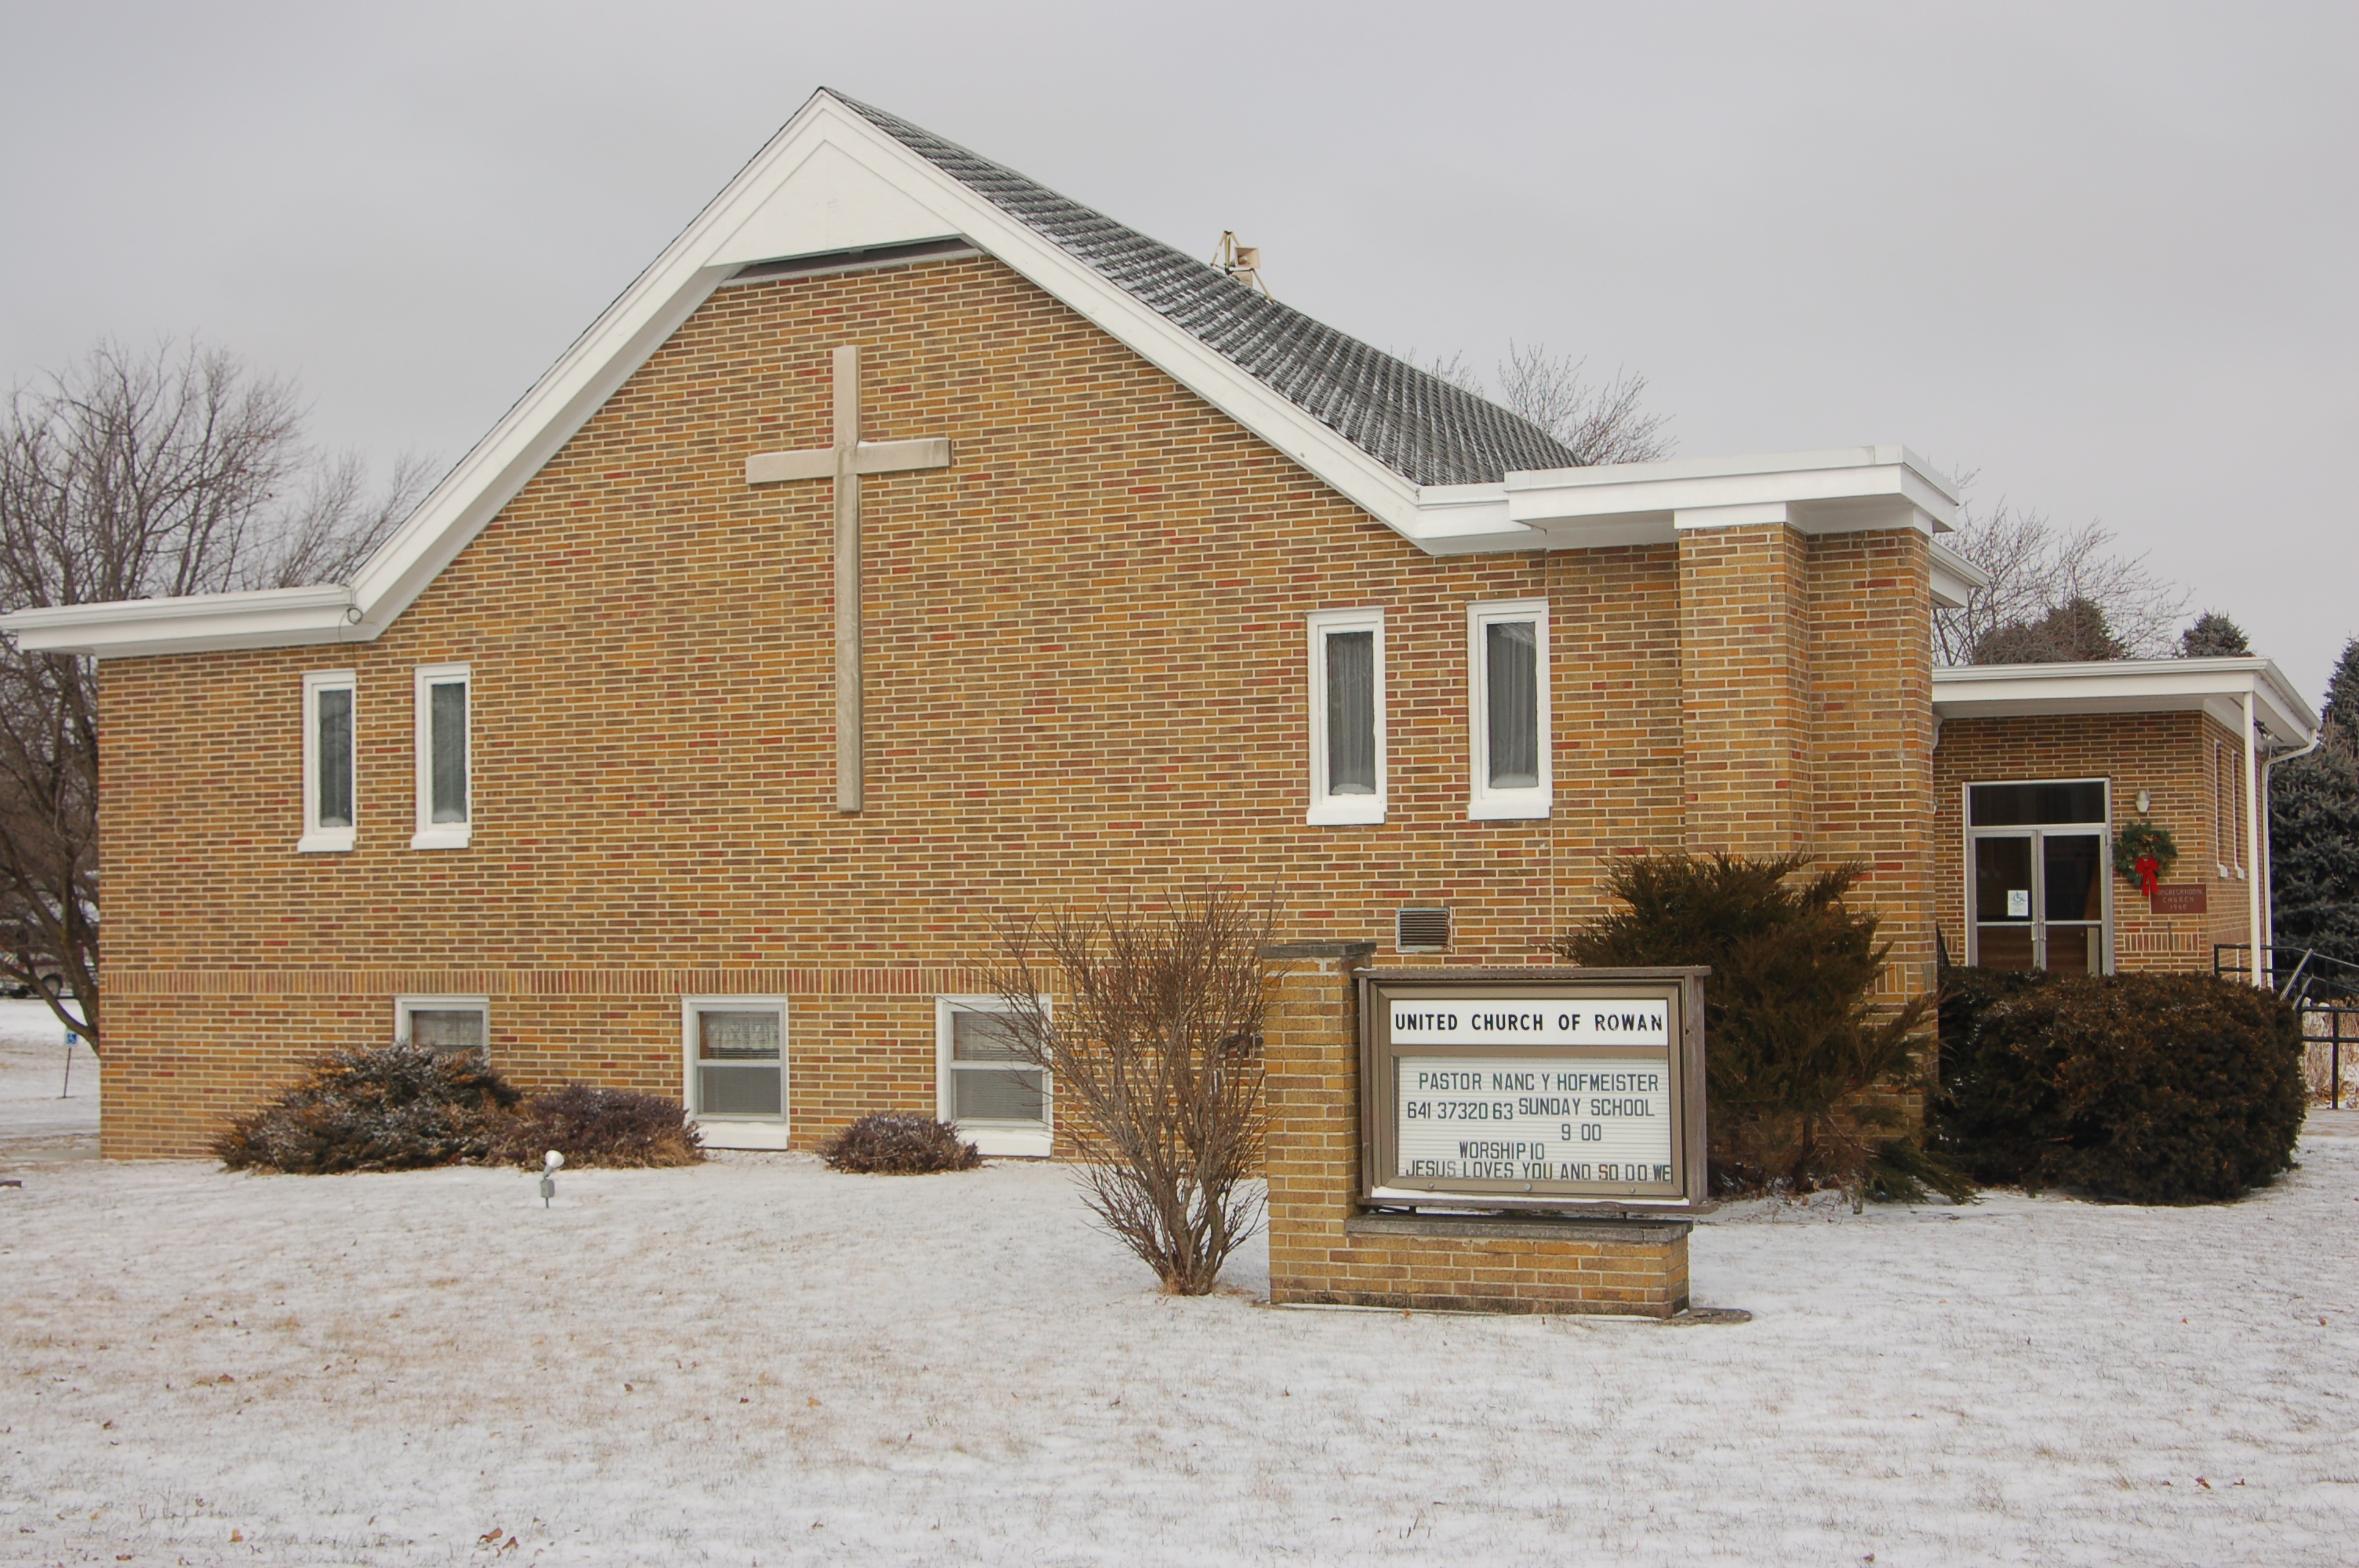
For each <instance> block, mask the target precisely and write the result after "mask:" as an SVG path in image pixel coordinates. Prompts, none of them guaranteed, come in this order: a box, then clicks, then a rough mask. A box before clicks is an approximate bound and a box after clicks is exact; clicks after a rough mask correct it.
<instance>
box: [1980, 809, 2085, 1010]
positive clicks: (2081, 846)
mask: <svg viewBox="0 0 2359 1568" xmlns="http://www.w3.org/2000/svg"><path fill="white" fill-rule="evenodd" d="M1973 842H1974V914H1973V918H1974V955H1973V960H1974V962H1975V963H1978V964H1980V965H1982V966H1983V967H1984V968H1991V969H2052V970H2054V971H2055V972H2056V973H2058V974H2060V975H2093V974H2103V973H2104V968H2105V847H2104V838H2102V837H2101V836H2100V835H2098V834H2095V833H2085V832H2082V833H2073V832H2057V831H2052V830H2047V829H2040V828H2034V829H2032V830H2031V831H2029V832H2027V833H1984V834H1979V835H1977V836H1976V837H1975V838H1974V841H1973ZM2035 873H2036V874H2035Z"/></svg>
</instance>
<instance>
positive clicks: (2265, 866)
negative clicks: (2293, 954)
mask: <svg viewBox="0 0 2359 1568" xmlns="http://www.w3.org/2000/svg"><path fill="white" fill-rule="evenodd" d="M2325 739H2326V735H2325V732H2324V731H2323V730H2321V731H2320V732H2319V733H2317V734H2314V735H2312V736H2311V737H2310V744H2309V745H2307V746H2304V747H2303V748H2302V749H2301V750H2300V751H2299V752H2285V753H2284V754H2283V755H2279V754H2278V753H2277V752H2276V751H2274V750H2272V751H2271V752H2269V755H2268V757H2267V760H2266V761H2264V762H2262V763H2261V809H2263V810H2267V808H2268V804H2269V788H2270V784H2269V776H2270V775H2271V774H2272V773H2276V772H2277V764H2278V763H2279V762H2298V761H2299V760H2300V759H2301V758H2303V757H2307V756H2309V755H2310V753H2311V752H2315V751H2317V750H2318V748H2319V744H2320V742H2321V741H2324V740H2325ZM2261 940H2262V941H2263V942H2264V943H2266V944H2267V946H2270V947H2275V946H2277V859H2276V852H2275V850H2274V849H2273V848H2272V846H2271V845H2270V843H2269V834H2268V828H2267V825H2266V823H2265V824H2264V826H2263V827H2262V829H2261Z"/></svg>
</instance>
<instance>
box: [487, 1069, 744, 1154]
mask: <svg viewBox="0 0 2359 1568" xmlns="http://www.w3.org/2000/svg"><path fill="white" fill-rule="evenodd" d="M551 1149H554V1150H556V1151H558V1152H560V1153H561V1154H563V1155H564V1156H565V1163H566V1164H567V1166H568V1167H570V1168H571V1169H575V1170H579V1169H582V1167H584V1166H591V1165H604V1166H608V1167H612V1168H616V1169H621V1168H626V1167H638V1168H647V1167H660V1166H670V1165H693V1164H696V1163H698V1162H701V1160H702V1159H703V1158H704V1134H703V1133H702V1132H701V1131H700V1130H698V1129H697V1126H696V1124H695V1123H694V1122H692V1121H690V1120H689V1119H688V1112H687V1111H686V1109H684V1108H682V1107H681V1105H680V1103H679V1101H678V1100H672V1099H666V1098H664V1097H663V1096H661V1095H643V1094H639V1093H637V1092H636V1091H634V1090H631V1089H609V1088H600V1087H596V1086H595V1085H592V1084H567V1085H565V1086H563V1087H560V1088H554V1089H549V1090H548V1091H546V1092H545V1093H542V1094H537V1095H535V1096H533V1097H532V1098H530V1099H528V1100H527V1101H525V1102H524V1106H523V1108H521V1109H520V1110H518V1111H517V1112H516V1115H515V1116H514V1117H511V1118H509V1119H507V1121H506V1124H505V1125H503V1126H502V1127H501V1129H500V1132H499V1136H498V1138H497V1140H496V1141H495V1143H494V1145H493V1148H492V1151H491V1154H490V1158H491V1160H492V1161H493V1162H495V1163H497V1164H503V1165H526V1166H529V1167H531V1168H532V1169H534V1170H536V1171H537V1170H538V1169H539V1168H540V1162H541V1157H542V1156H543V1155H544V1154H546V1153H547V1152H549V1150H551Z"/></svg>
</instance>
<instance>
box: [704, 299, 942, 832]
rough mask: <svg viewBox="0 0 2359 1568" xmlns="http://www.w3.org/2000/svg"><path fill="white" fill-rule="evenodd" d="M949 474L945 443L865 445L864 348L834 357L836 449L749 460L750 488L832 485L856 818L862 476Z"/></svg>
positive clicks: (841, 779) (839, 801) (845, 733)
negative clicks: (788, 484) (935, 471)
mask: <svg viewBox="0 0 2359 1568" xmlns="http://www.w3.org/2000/svg"><path fill="white" fill-rule="evenodd" d="M950 466H951V444H950V441H949V439H948V438H944V437H939V436H936V437H928V438H921V439H919V440H915V441H864V440H862V439H861V438H860V348H859V345H858V344H856V343H845V344H843V346H842V347H840V348H838V349H837V350H836V351H835V444H834V445H833V446H829V447H816V448H811V449H807V450H804V451H799V452H756V453H755V454H754V455H753V456H752V457H749V458H747V459H746V460H745V482H746V483H747V484H783V483H785V482H786V481H789V480H798V479H825V480H832V481H835V808H836V809H837V810H838V811H858V810H859V809H860V806H861V798H862V762H861V751H860V732H861V706H860V476H861V475H863V474H870V473H906V472H908V470H912V469H946V468H948V467H950Z"/></svg>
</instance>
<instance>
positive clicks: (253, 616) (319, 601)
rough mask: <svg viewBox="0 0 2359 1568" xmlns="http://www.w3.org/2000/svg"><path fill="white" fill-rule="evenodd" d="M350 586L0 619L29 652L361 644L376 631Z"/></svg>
mask: <svg viewBox="0 0 2359 1568" xmlns="http://www.w3.org/2000/svg"><path fill="white" fill-rule="evenodd" d="M353 620H354V611H353V590H352V589H348V588H345V587H344V586H342V584H340V583H331V584H329V585H327V586H326V587H324V588H273V589H262V590H259V591H257V592H252V593H205V594H193V595H190V596H189V597H187V598H184V599H135V600H124V601H118V602H115V603H110V604H67V605H60V606H57V607H55V608H51V609H41V610H19V611H16V612H15V613H14V614H11V615H9V616H6V617H5V618H0V626H5V628H6V629H7V630H8V631H9V632H10V633H13V634H14V635H15V636H16V643H17V645H18V646H19V647H22V648H24V649H26V650H27V651H28V652H32V653H91V652H93V651H96V650H99V649H103V650H105V652H106V655H107V656H108V657H110V658H122V657H125V656H128V655H134V654H188V653H195V652H197V651H199V650H201V649H205V648H288V647H299V646H301V645H302V644H304V643H357V642H363V641H365V640H367V638H368V637H370V636H372V635H374V633H369V632H365V631H364V629H363V628H361V627H359V626H356V625H354V624H353Z"/></svg>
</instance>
